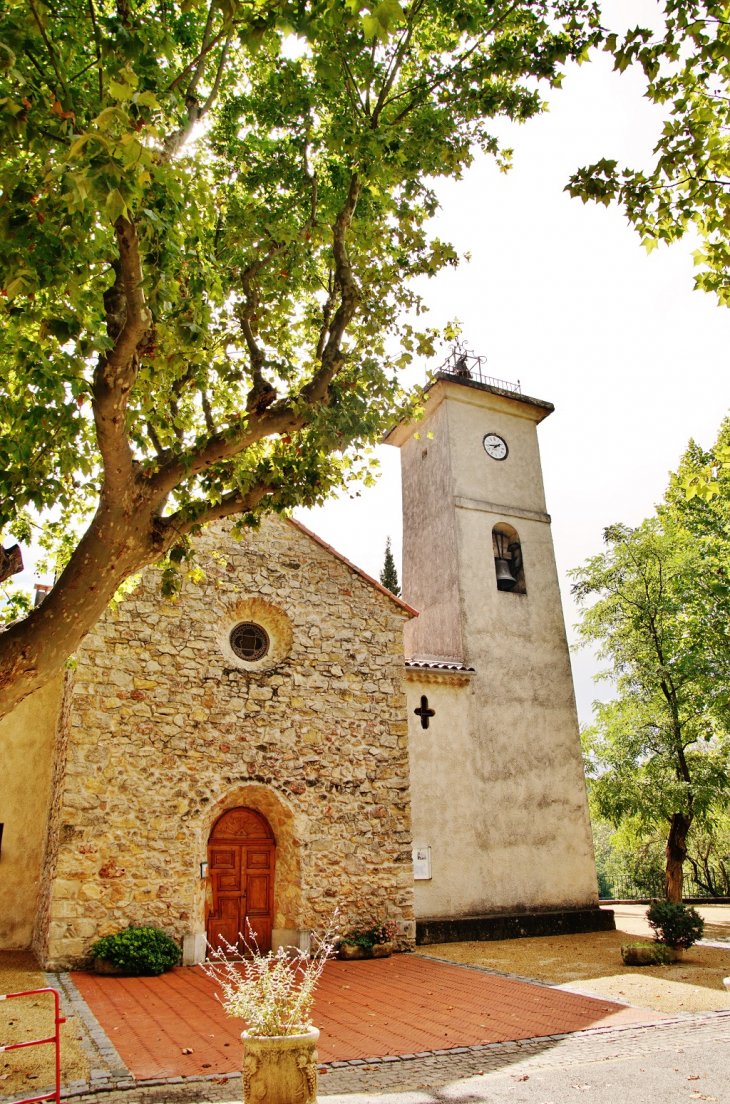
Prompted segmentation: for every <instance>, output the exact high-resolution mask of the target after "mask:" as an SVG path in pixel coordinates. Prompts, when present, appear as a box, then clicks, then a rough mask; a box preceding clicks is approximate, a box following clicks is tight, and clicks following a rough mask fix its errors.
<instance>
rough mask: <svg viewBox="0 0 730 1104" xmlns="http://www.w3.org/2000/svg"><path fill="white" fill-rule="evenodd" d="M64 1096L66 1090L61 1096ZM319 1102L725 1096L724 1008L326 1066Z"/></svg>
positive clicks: (177, 1103)
mask: <svg viewBox="0 0 730 1104" xmlns="http://www.w3.org/2000/svg"><path fill="white" fill-rule="evenodd" d="M180 1082H181V1083H178V1084H169V1083H168V1084H157V1085H151V1084H150V1085H138V1086H136V1087H135V1088H134V1089H127V1090H123V1089H109V1090H107V1091H96V1092H87V1093H84V1094H77V1095H76V1097H75V1099H74V1101H73V1104H224V1102H236V1101H240V1100H241V1099H242V1095H243V1094H242V1088H241V1080H240V1077H236V1078H232V1079H230V1080H229V1079H227V1078H225V1077H216V1078H213V1079H203V1078H189V1079H186V1080H185V1081H182V1079H180ZM64 1095H66V1096H68V1095H69V1094H68V1093H66V1094H64ZM318 1099H319V1101H320V1104H369V1102H371V1101H372V1102H373V1104H498V1102H502V1101H509V1102H514V1104H520V1102H523V1104H566V1101H572V1100H575V1101H581V1102H585V1101H591V1102H593V1104H627V1101H630V1102H631V1104H655V1102H657V1101H661V1102H662V1104H675V1102H676V1104H684V1102H686V1101H692V1100H706V1101H717V1102H718V1104H719V1102H722V1104H727V1102H728V1101H730V1012H711V1013H707V1014H705V1015H696V1016H691V1017H689V1016H688V1017H686V1018H683V1019H674V1020H664V1021H662V1022H660V1023H656V1024H647V1025H643V1026H627V1027H621V1028H609V1029H593V1030H589V1031H582V1032H576V1033H574V1034H571V1035H567V1036H563V1037H562V1038H561V1037H555V1038H550V1039H531V1040H526V1041H524V1042H522V1043H496V1044H491V1045H489V1046H485V1047H480V1048H475V1047H472V1048H456V1049H455V1050H453V1051H451V1052H449V1053H448V1054H441V1055H433V1056H429V1057H427V1058H419V1057H415V1058H408V1059H400V1060H397V1061H394V1062H384V1061H383V1062H380V1063H369V1064H367V1065H363V1066H354V1065H351V1064H348V1065H346V1066H342V1067H337V1068H330V1070H329V1072H328V1073H327V1074H325V1075H324V1076H321V1077H320V1086H319V1097H318Z"/></svg>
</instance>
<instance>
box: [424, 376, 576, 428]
mask: <svg viewBox="0 0 730 1104" xmlns="http://www.w3.org/2000/svg"><path fill="white" fill-rule="evenodd" d="M439 380H444V382H446V383H457V384H459V385H460V386H461V387H472V388H474V390H475V391H488V392H489V393H490V394H492V395H500V396H501V397H502V398H503V399H514V401H515V402H521V403H526V405H527V406H536V407H537V408H538V410H544V411H545V413H544V414H543V418H547V416H548V415H549V414H552V413H553V411H554V410H555V406H554V405H553V403H551V402H548V401H547V399H536V398H534V396H532V395H523V394H522V392H521V391H512V390H507V388H506V387H495V385H494V384H492V383H482V381H481V380H476V379H464V378H463V377H461V376H455V375H454V374H453V373H451V372H435V373H434V376H433V379H432V380H431V381H430V383H429V384H428V385H427V386H426V391H430V390H431V388H432V387H433V386H434V385H435V384H436V383H437V382H438V381H439Z"/></svg>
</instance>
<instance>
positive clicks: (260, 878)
mask: <svg viewBox="0 0 730 1104" xmlns="http://www.w3.org/2000/svg"><path fill="white" fill-rule="evenodd" d="M275 861H276V842H275V840H274V833H273V832H272V831H271V828H270V827H269V823H268V821H267V820H266V819H265V818H264V817H263V816H262V815H261V814H260V813H257V812H255V811H254V810H253V809H248V808H245V807H240V808H236V809H229V810H228V811H227V812H225V813H223V815H222V816H220V817H218V819H217V820H216V822H215V824H214V825H213V828H212V831H211V833H210V838H209V840H208V876H209V878H210V884H211V889H212V902H211V907H210V911H209V913H208V917H207V921H206V927H207V935H208V943H209V944H210V946H211V947H213V948H218V947H220V948H223V949H225V945H226V943H228V944H230V945H231V946H233V947H236V948H237V949H238V950H239V951H242V950H244V946H243V940H242V939H241V936H244V937H245V938H246V939H248V938H249V932H248V925H249V924H250V925H251V928H252V929H253V932H254V935H255V937H256V942H257V943H258V946H259V950H261V951H264V952H266V951H270V950H271V930H272V927H273V920H274V867H275Z"/></svg>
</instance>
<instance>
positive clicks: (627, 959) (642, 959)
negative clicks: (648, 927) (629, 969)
mask: <svg viewBox="0 0 730 1104" xmlns="http://www.w3.org/2000/svg"><path fill="white" fill-rule="evenodd" d="M667 950H668V951H669V953H670V955H671V959H672V962H681V961H682V959H683V958H684V950H683V949H682V948H681V947H667ZM621 958H622V959H623V961H624V964H625V965H626V966H656V965H657V960H656V952H655V950H654V944H652V943H647V944H646V946H644V947H629V946H626V945H624V946H622V948H621Z"/></svg>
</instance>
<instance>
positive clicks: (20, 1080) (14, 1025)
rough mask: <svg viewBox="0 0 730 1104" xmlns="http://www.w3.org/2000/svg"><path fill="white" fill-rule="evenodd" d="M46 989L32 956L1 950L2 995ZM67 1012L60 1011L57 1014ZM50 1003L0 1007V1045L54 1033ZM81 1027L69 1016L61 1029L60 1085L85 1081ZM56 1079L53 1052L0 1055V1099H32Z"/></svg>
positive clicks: (46, 998)
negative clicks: (10, 1096)
mask: <svg viewBox="0 0 730 1104" xmlns="http://www.w3.org/2000/svg"><path fill="white" fill-rule="evenodd" d="M47 986H48V982H47V980H46V977H45V975H44V974H43V973H42V972H41V971H40V970H39V969H38V964H37V963H36V961H35V958H34V957H33V955H31V954H29V953H28V954H25V953H22V952H18V951H0V993H3V994H5V993H19V992H24V991H26V990H28V989H44V988H46V987H47ZM64 1014H65V1013H64V1011H63V1008H62V1009H61V1015H62V1016H63V1015H64ZM54 1030H55V1028H54V1022H53V999H52V997H51V996H50V995H41V996H37V997H19V998H18V999H17V1000H11V1001H3V1002H2V1003H0V1043H1V1044H3V1045H7V1044H8V1043H21V1042H25V1041H26V1040H28V1039H45V1038H48V1036H49V1035H53V1033H54ZM81 1033H82V1032H81V1026H80V1024H79V1021H78V1020H77V1019H75V1018H74V1017H69V1018H68V1020H67V1022H66V1023H65V1024H63V1025H62V1026H61V1077H62V1080H63V1081H66V1082H68V1081H88V1079H89V1064H88V1062H87V1060H86V1056H85V1053H84V1051H83V1050H82V1048H81V1044H80V1040H79V1036H80V1035H81ZM54 1077H55V1047H54V1046H52V1045H51V1044H46V1045H45V1046H42V1047H28V1048H27V1049H25V1050H10V1051H5V1053H4V1054H0V1095H2V1096H9V1095H11V1094H12V1095H14V1096H33V1095H34V1094H35V1093H36V1092H37V1091H38V1089H39V1087H42V1086H47V1085H51V1084H52V1083H53V1080H54Z"/></svg>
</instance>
